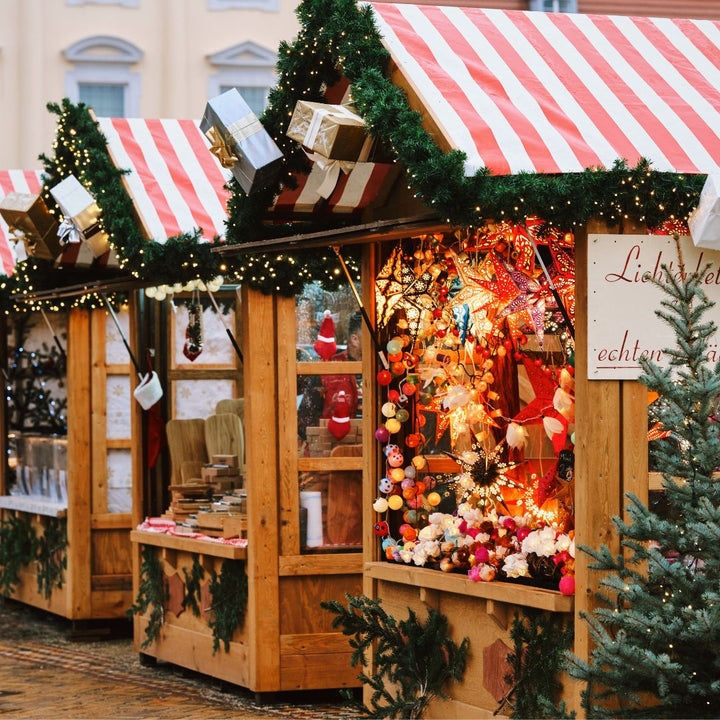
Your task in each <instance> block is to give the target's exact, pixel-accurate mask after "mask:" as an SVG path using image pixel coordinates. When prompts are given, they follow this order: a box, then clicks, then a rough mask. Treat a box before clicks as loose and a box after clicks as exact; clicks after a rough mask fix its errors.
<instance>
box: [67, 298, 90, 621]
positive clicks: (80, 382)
mask: <svg viewBox="0 0 720 720" xmlns="http://www.w3.org/2000/svg"><path fill="white" fill-rule="evenodd" d="M67 354H68V367H67V401H68V402H67V420H68V446H67V485H68V522H67V534H68V567H67V587H68V594H67V598H68V607H67V613H68V614H67V617H71V618H75V619H81V618H87V617H90V613H91V606H92V602H91V583H90V568H91V565H92V559H91V557H89V555H90V554H91V552H92V548H91V544H90V524H91V523H90V512H91V507H90V501H91V498H90V495H91V492H90V481H91V472H92V466H91V462H90V447H91V441H92V418H91V413H90V313H89V311H87V310H81V309H79V308H73V309H72V310H71V311H70V315H69V318H68V344H67Z"/></svg>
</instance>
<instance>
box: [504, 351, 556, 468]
mask: <svg viewBox="0 0 720 720" xmlns="http://www.w3.org/2000/svg"><path fill="white" fill-rule="evenodd" d="M523 365H524V366H525V371H526V372H527V376H528V380H530V384H531V385H532V388H533V391H534V392H535V397H534V398H533V399H532V400H531V401H530V402H529V403H528V404H527V405H526V406H525V407H524V408H523V409H522V410H521V411H520V412H519V413H518V414H517V415H516V416H515V417H514V418H512V421H513V422H514V423H518V425H534V424H536V423H543V425H545V426H546V427H547V424H546V423H545V420H546V419H547V418H550V419H554V420H556V421H558V422H560V423H561V424H562V430H561V431H560V432H556V433H554V434H553V436H552V438H551V439H552V444H553V448H554V449H555V453H556V454H559V453H560V450H562V449H563V447H564V446H565V440H566V439H567V429H568V421H567V418H565V417H563V415H562V414H561V413H560V412H558V411H557V410H556V409H555V406H554V405H553V397H554V395H555V390H556V389H557V387H558V386H557V383H556V382H555V381H554V380H553V378H552V377H551V376H550V375H547V374H546V373H545V372H544V371H543V369H542V368H541V367H538V366H537V365H536V364H535V363H534V362H533V361H532V360H531V359H530V358H528V357H523Z"/></svg>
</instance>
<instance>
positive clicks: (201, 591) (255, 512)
mask: <svg viewBox="0 0 720 720" xmlns="http://www.w3.org/2000/svg"><path fill="white" fill-rule="evenodd" d="M98 122H99V127H100V129H101V130H102V132H103V134H104V136H105V138H106V139H107V142H108V150H109V153H110V156H111V157H112V159H113V162H114V164H115V165H116V166H117V167H121V168H126V169H128V170H129V171H130V172H129V173H128V174H127V175H124V176H123V178H122V180H123V184H124V187H125V188H126V189H127V191H128V193H129V194H130V195H131V196H132V198H133V210H134V213H136V215H137V218H138V222H139V226H140V227H141V228H142V231H143V236H144V237H145V238H156V239H157V238H158V236H159V234H160V233H161V232H164V233H165V235H167V236H169V235H171V234H172V232H177V231H178V230H184V231H186V232H189V231H190V230H191V228H192V227H200V228H203V229H204V231H205V237H207V238H209V237H211V236H212V235H214V234H218V235H221V234H222V232H223V229H224V228H223V221H224V217H225V209H224V205H225V201H226V199H227V192H226V190H224V189H223V185H224V183H225V182H226V181H227V173H226V172H225V171H222V170H220V169H219V165H218V163H217V161H216V160H215V158H213V156H212V155H211V154H210V152H208V143H207V142H206V141H205V140H204V139H201V138H197V139H195V142H190V145H191V146H192V148H191V149H192V152H193V153H197V154H196V155H195V160H194V164H193V167H194V168H195V173H194V174H193V173H189V175H190V178H191V183H186V182H181V179H182V178H181V173H182V172H185V170H184V169H183V168H176V167H174V166H173V165H172V163H173V162H177V160H175V158H182V157H186V156H187V154H188V153H187V152H178V147H177V144H178V143H179V142H180V141H181V139H182V138H183V136H185V137H188V136H190V137H191V138H192V139H194V138H195V133H197V132H198V131H197V124H196V123H189V122H185V121H177V126H175V125H174V123H173V122H172V121H161V122H160V121H150V120H149V121H142V120H128V121H126V120H120V119H106V118H100V119H99V121H98ZM167 137H171V138H172V140H173V147H172V148H169V147H168V145H167V143H166V142H163V138H167ZM148 143H149V144H150V147H147V146H146V144H148ZM198 150H199V151H201V152H197V151H198ZM147 158H152V161H153V163H154V164H151V167H150V169H151V170H153V171H154V172H155V180H154V181H148V179H147V170H148V168H147V167H146V166H145V162H146V159H147ZM165 164H167V166H168V170H169V171H168V170H165V169H164V166H165ZM198 168H200V169H202V170H204V171H205V173H206V175H207V177H206V178H204V179H203V178H202V177H200V176H199V175H198V172H197V170H198ZM169 178H172V179H173V181H175V182H177V186H176V187H173V188H170V189H168V188H167V187H166V185H165V183H166V182H167V180H168V179H169ZM178 195H181V196H182V197H183V198H184V199H185V201H186V202H187V207H185V208H180V209H178V208H177V207H176V206H175V205H174V204H173V203H174V202H175V200H176V198H177V196H178ZM168 210H169V211H170V214H171V216H172V220H171V221H170V222H168V220H167V217H168ZM188 218H189V219H190V221H191V222H190V224H189V225H188V223H187V220H188ZM210 221H211V222H212V224H210V225H209V223H210ZM173 228H175V229H174V230H173ZM208 228H209V229H208ZM196 252H198V254H199V250H197V251H196ZM174 257H175V259H176V261H177V264H176V265H172V264H169V265H167V266H166V267H164V268H162V270H161V272H159V273H158V276H157V277H158V280H157V285H156V286H153V287H152V288H147V289H145V290H144V291H142V292H140V291H138V292H137V296H138V298H139V299H138V300H137V305H136V308H137V312H136V315H135V316H133V322H132V323H131V326H130V333H129V336H130V340H131V346H132V348H133V351H134V353H135V354H136V355H138V356H140V354H141V353H142V348H144V347H154V348H155V349H156V354H155V361H154V363H155V368H156V370H157V372H158V374H159V376H160V378H161V381H162V385H163V389H164V403H165V406H164V407H165V410H166V412H165V414H164V416H163V417H164V419H165V420H166V421H167V422H166V428H165V429H166V433H167V441H168V447H167V452H166V453H162V454H161V458H160V460H159V461H158V465H156V466H155V468H153V469H152V471H151V470H150V469H149V468H148V467H147V464H146V463H145V462H144V460H143V458H142V457H138V458H136V460H137V462H136V463H134V465H133V492H134V502H133V519H132V527H133V530H132V532H131V533H130V539H131V542H132V556H133V605H134V607H135V609H136V611H135V613H134V635H135V646H136V648H137V649H138V651H139V652H140V654H141V657H142V658H143V661H145V662H152V661H154V660H161V661H166V662H172V663H174V664H176V665H180V666H183V667H187V668H190V669H192V670H196V671H198V672H201V673H203V674H206V675H210V676H213V677H217V678H221V679H224V680H227V681H228V682H233V683H236V684H239V685H242V686H245V687H247V688H249V689H251V690H253V691H255V692H260V693H271V692H276V691H285V690H306V689H316V688H324V687H341V686H351V685H357V684H358V681H357V679H356V677H355V675H356V673H355V672H354V670H352V668H351V667H350V666H349V656H350V648H349V646H348V644H347V641H346V639H345V638H344V637H343V635H342V634H341V632H340V631H338V630H334V629H333V628H332V627H331V618H329V617H328V616H327V615H326V614H324V613H322V612H320V611H319V603H320V601H322V600H327V599H342V598H343V597H344V594H345V593H346V592H348V593H358V592H359V591H360V589H361V584H362V579H361V570H362V553H361V538H360V536H359V523H358V522H357V518H358V512H359V507H356V506H349V507H350V508H351V510H352V512H351V513H348V508H347V507H343V499H344V498H345V497H346V496H347V498H348V499H351V498H358V497H359V494H360V492H361V491H362V474H363V472H365V464H366V462H367V461H366V459H365V458H364V456H363V454H362V447H363V439H362V433H363V432H367V429H366V428H365V427H364V426H363V425H362V420H361V418H359V417H358V418H355V419H353V432H352V434H349V435H348V437H347V439H346V441H345V442H344V443H343V444H342V447H341V448H339V449H337V450H336V449H335V448H334V444H333V443H332V442H331V441H330V440H328V441H327V447H325V446H324V445H323V443H318V448H317V454H313V452H309V454H308V455H307V456H305V455H304V456H302V457H300V455H299V445H298V435H297V432H296V428H295V427H294V425H293V423H292V422H291V421H290V422H285V420H286V419H288V418H290V417H292V414H293V413H295V412H296V398H297V396H298V389H299V388H300V386H301V384H303V383H304V382H305V380H307V379H308V378H311V377H312V378H314V379H315V384H316V385H320V384H322V382H323V378H328V377H331V376H332V375H333V374H334V373H338V372H339V371H341V370H342V372H343V375H344V376H345V377H347V376H348V375H347V374H349V373H352V377H354V376H356V375H360V374H361V373H362V365H361V363H360V362H359V361H355V362H343V363H339V362H328V363H321V362H318V358H317V356H316V355H315V356H314V357H315V359H314V360H313V359H312V358H313V355H314V354H313V352H312V345H313V343H314V341H315V339H316V338H315V337H314V336H309V335H308V333H312V331H313V328H314V325H315V318H316V316H317V315H318V314H319V315H320V316H322V314H323V312H324V310H325V309H326V308H325V307H320V305H319V303H321V302H325V301H327V302H332V307H333V312H335V313H336V314H337V313H340V315H338V322H339V324H340V323H342V326H343V327H342V328H341V327H338V333H339V337H338V342H340V333H346V330H345V327H344V326H345V320H346V318H347V316H348V314H349V312H350V311H349V309H348V308H351V307H352V308H353V309H354V303H355V301H354V299H353V298H352V296H351V295H350V294H349V291H346V292H345V293H344V296H343V297H342V298H339V297H335V296H326V295H322V293H321V292H320V291H319V290H318V291H317V292H316V293H315V294H314V295H312V296H311V297H308V298H297V301H298V303H301V305H298V306H296V302H295V299H293V298H282V299H281V298H277V299H276V298H273V297H272V296H269V295H265V294H263V293H260V292H257V291H252V290H249V289H248V288H247V287H241V288H239V289H238V287H237V285H231V284H227V285H223V286H220V285H218V287H214V285H215V284H214V283H208V287H210V286H212V290H211V292H212V295H210V293H209V292H207V288H206V286H205V285H204V284H203V285H202V287H198V286H197V285H193V284H189V285H188V284H185V283H184V282H176V279H175V278H174V277H173V273H177V276H178V277H182V273H183V267H184V266H187V265H190V264H191V261H192V259H193V258H191V257H189V254H188V251H185V252H183V248H182V247H181V248H180V252H179V253H178V255H177V256H174ZM216 257H217V256H212V259H214V258H216ZM197 262H198V263H201V262H205V263H207V262H208V256H203V257H200V258H199V259H197ZM318 293H319V294H318ZM336 305H337V308H336ZM140 308H142V312H141V310H140ZM314 329H315V330H317V328H314ZM343 337H344V335H343ZM191 341H192V342H193V343H194V346H192V347H191ZM233 343H234V344H237V348H235V347H234V344H233ZM308 346H309V350H308ZM241 357H242V358H243V359H242V360H241ZM250 388H252V389H253V392H248V389H250ZM238 400H242V402H241V403H238V402H237V401H238ZM134 412H135V419H134V422H135V426H134V432H135V433H136V434H135V435H134V436H135V437H140V436H141V432H142V430H141V427H140V424H141V419H144V421H145V423H146V425H147V424H148V423H149V420H150V418H149V417H144V418H141V417H140V413H139V411H138V410H137V408H135V410H134ZM326 422H327V421H326ZM155 429H157V426H155ZM312 429H313V430H314V431H315V433H316V435H315V437H316V438H317V439H320V438H321V436H323V435H324V436H326V437H329V432H328V430H327V428H325V427H323V426H322V425H321V424H320V419H319V418H318V422H317V423H316V426H314V427H313V428H312ZM146 430H147V428H146ZM239 438H242V439H241V440H240V439H239ZM350 439H352V442H350ZM321 445H323V447H320V446H321ZM146 450H147V448H146ZM331 453H334V455H333V456H330V455H331ZM243 454H244V457H243ZM220 458H222V463H226V462H227V463H230V466H228V467H225V465H224V464H223V467H222V468H219V467H218V466H217V465H218V463H216V462H215V460H216V459H220ZM211 464H212V465H215V466H216V467H214V468H213V467H204V466H206V465H211ZM217 472H221V474H220V475H219V476H217V475H215V476H214V477H215V478H216V479H215V480H214V481H213V482H214V484H215V485H217V487H218V488H222V489H223V490H224V492H225V496H223V495H222V493H220V494H218V495H216V497H215V498H214V499H216V500H218V501H219V502H218V503H217V504H221V503H222V502H229V501H232V503H233V506H234V508H236V512H237V514H235V513H233V514H232V515H230V513H220V512H217V513H214V512H206V510H213V508H212V507H211V506H212V505H214V504H216V503H207V506H205V501H206V500H207V498H205V500H204V501H203V502H199V500H198V495H197V492H198V485H199V484H200V483H202V481H203V477H207V476H212V473H217ZM311 476H312V477H311ZM301 485H302V487H301ZM306 488H307V489H306ZM301 489H302V490H303V492H308V493H314V495H313V498H314V499H315V500H316V501H317V500H319V503H317V502H316V504H315V509H316V510H317V509H318V507H319V509H321V510H322V509H323V508H326V509H327V512H328V513H330V512H332V517H333V518H334V523H331V524H330V525H328V522H327V521H325V522H324V523H323V522H322V521H321V523H322V526H321V533H322V535H323V537H322V538H321V540H320V543H319V544H316V541H317V538H314V539H313V544H310V543H308V542H306V540H307V532H308V531H307V523H306V521H305V511H303V510H302V509H301V499H302V498H304V497H305V496H304V495H303V496H301ZM226 498H228V499H229V500H226ZM355 502H356V503H359V499H357V500H356V501H355ZM198 504H202V505H203V507H202V508H201V509H199V510H198V507H197V506H198ZM191 510H197V512H191ZM190 515H193V516H195V517H192V518H191V517H189V516H190ZM329 517H330V515H328V518H329ZM346 520H347V521H348V525H347V527H346V525H345V522H346ZM231 524H232V529H229V528H230V525H231ZM238 528H240V537H238V536H237V535H238V532H237V530H238ZM313 529H316V526H315V525H313ZM223 535H227V536H228V537H221V536H223ZM299 609H300V610H301V611H299ZM160 617H161V618H162V620H161V621H160V619H159V618H160Z"/></svg>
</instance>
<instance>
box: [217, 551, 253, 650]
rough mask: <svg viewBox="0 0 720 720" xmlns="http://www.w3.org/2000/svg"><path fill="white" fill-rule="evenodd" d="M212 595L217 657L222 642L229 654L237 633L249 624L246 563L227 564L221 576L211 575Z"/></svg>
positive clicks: (228, 562) (221, 571)
mask: <svg viewBox="0 0 720 720" xmlns="http://www.w3.org/2000/svg"><path fill="white" fill-rule="evenodd" d="M210 594H211V595H212V608H211V610H212V614H211V616H210V620H209V621H208V625H209V626H210V628H211V629H212V634H213V654H215V653H216V652H217V651H218V650H219V649H220V643H221V642H222V643H223V645H224V647H225V652H228V651H229V650H230V641H231V640H232V636H233V633H234V632H235V629H236V628H238V627H242V624H243V623H244V622H245V613H246V612H247V602H248V578H247V572H246V571H245V563H244V562H242V561H238V560H224V561H223V564H222V566H221V568H220V575H218V574H217V573H216V572H215V570H213V571H212V573H211V579H210Z"/></svg>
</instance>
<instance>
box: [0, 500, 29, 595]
mask: <svg viewBox="0 0 720 720" xmlns="http://www.w3.org/2000/svg"><path fill="white" fill-rule="evenodd" d="M36 551H37V537H36V536H35V530H34V529H33V526H32V523H31V522H30V519H29V517H27V516H26V515H25V514H24V513H17V514H15V515H10V516H9V517H7V518H6V519H5V520H4V521H3V522H2V523H0V593H2V595H3V597H9V596H10V595H11V594H12V591H13V589H14V587H15V585H17V584H18V583H19V582H20V568H21V567H22V566H23V565H27V564H28V563H31V562H32V561H33V560H35V557H36Z"/></svg>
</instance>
